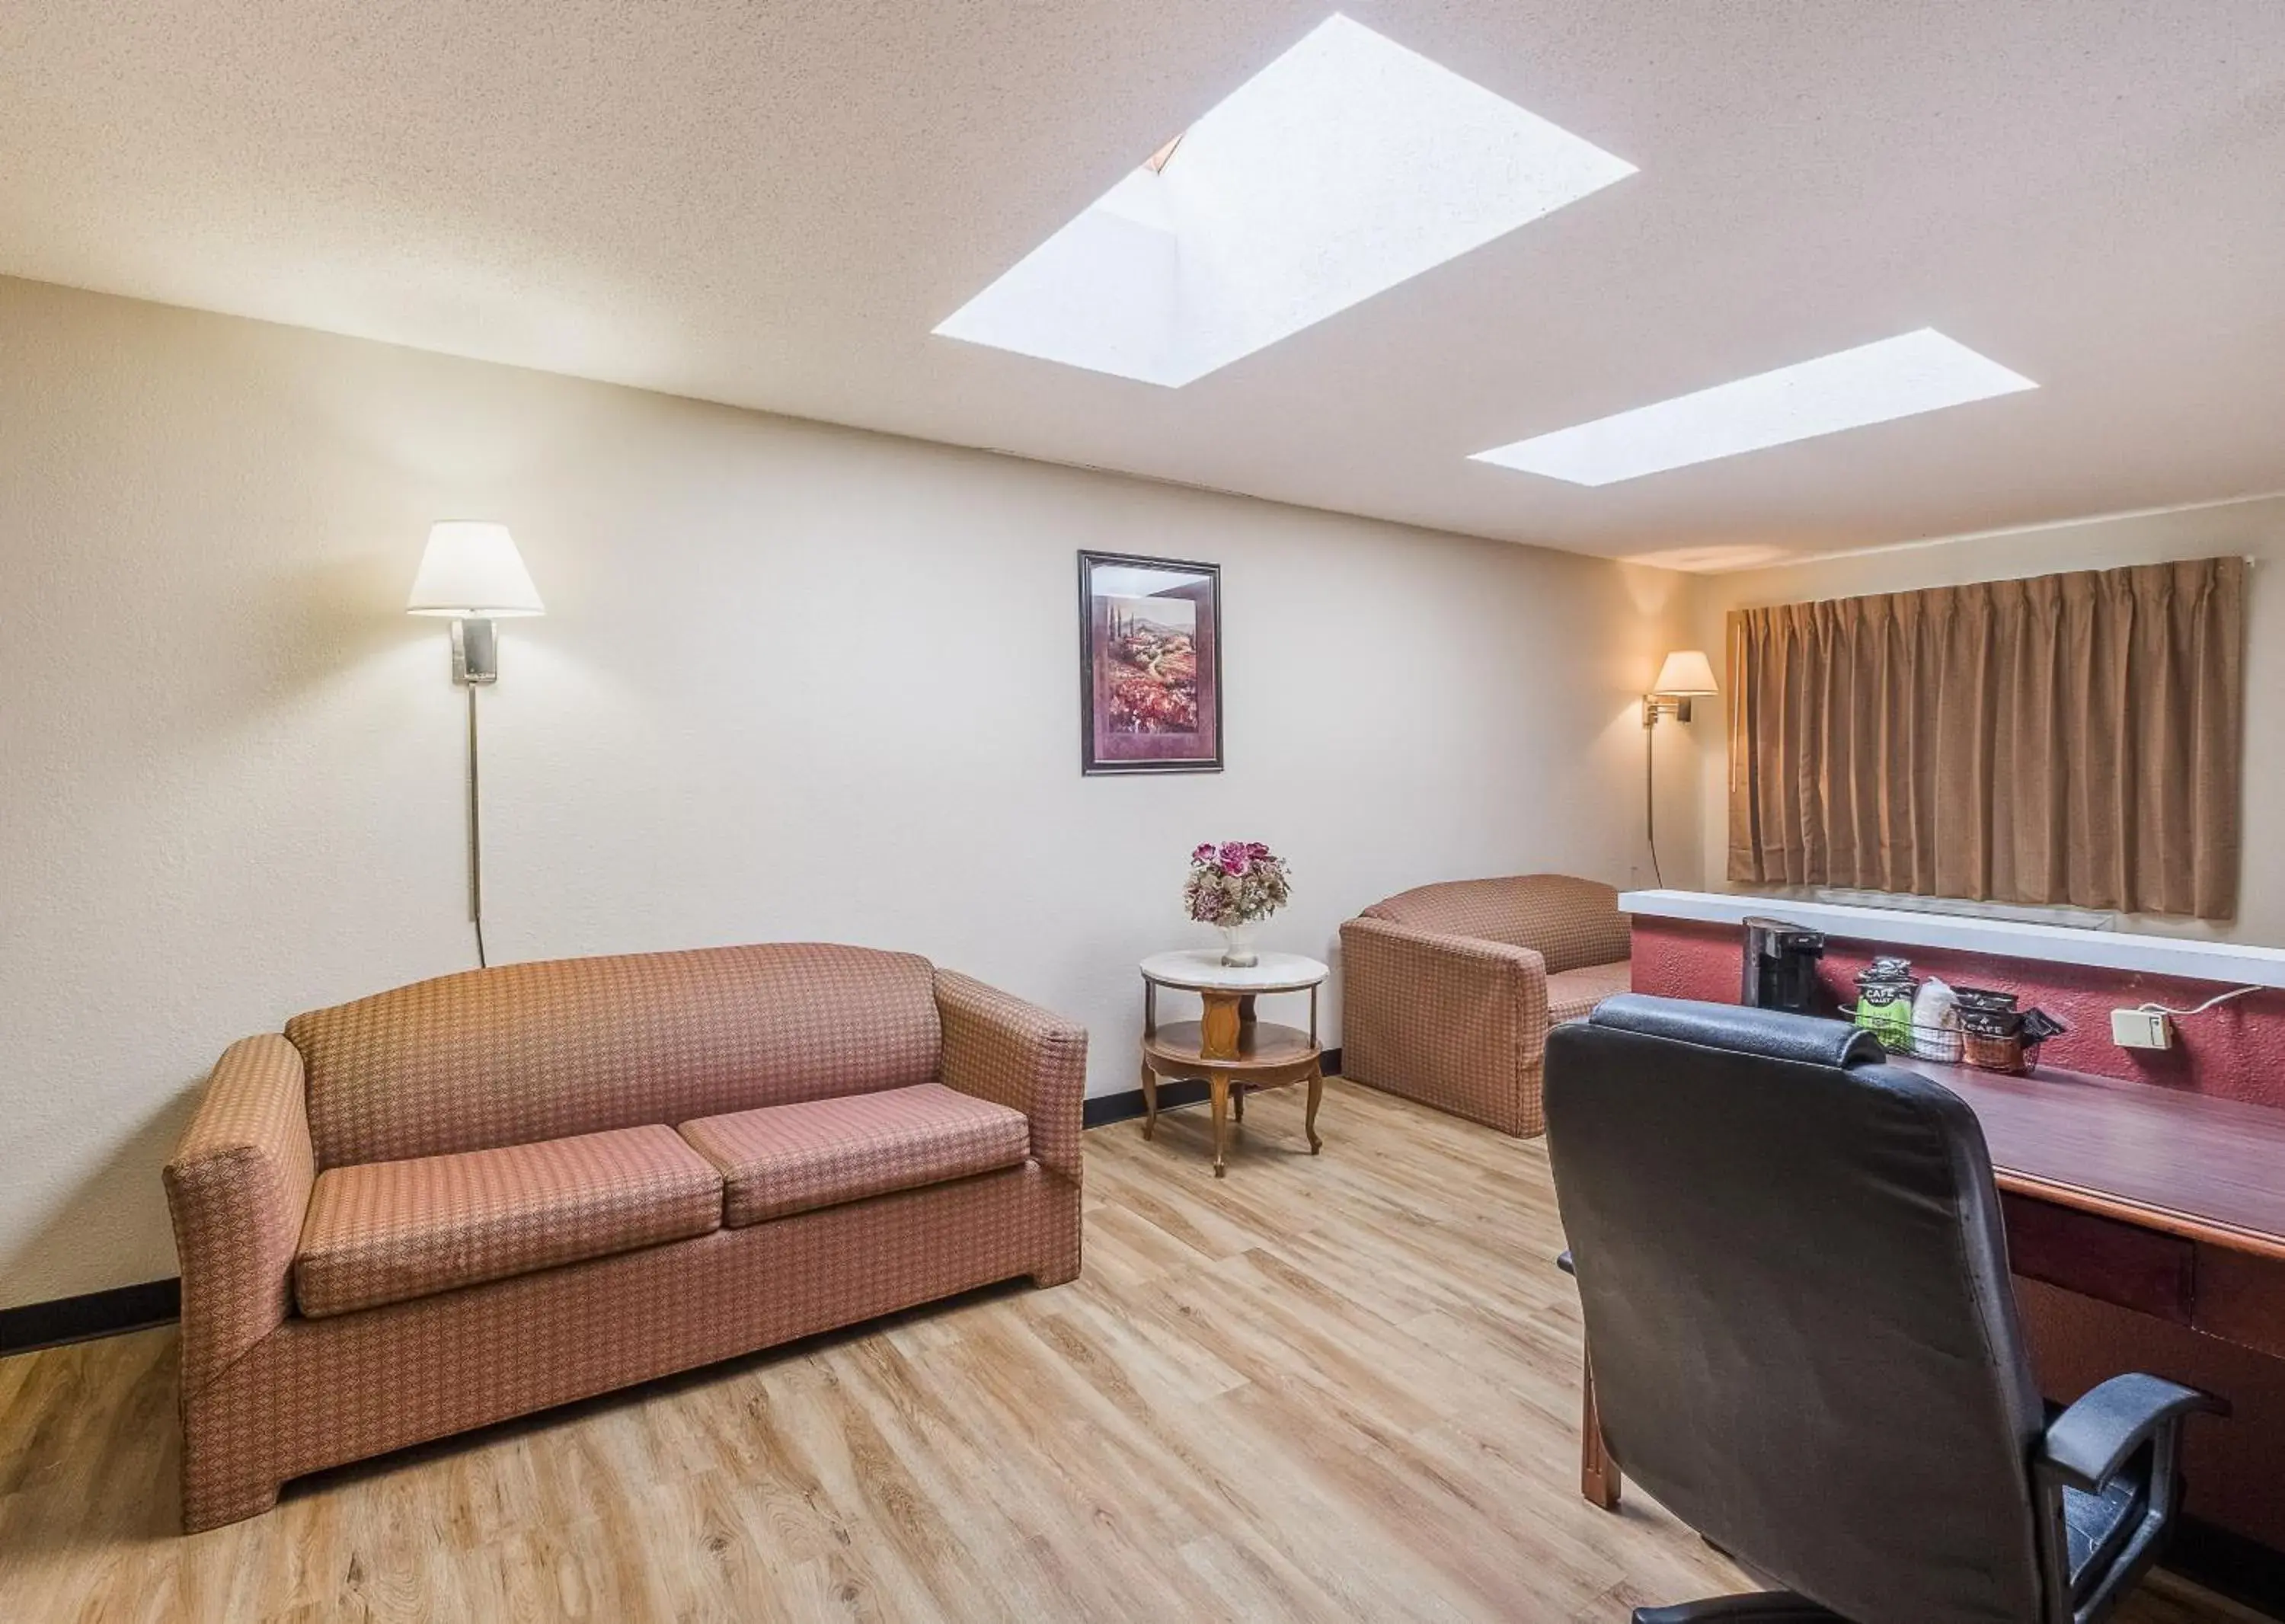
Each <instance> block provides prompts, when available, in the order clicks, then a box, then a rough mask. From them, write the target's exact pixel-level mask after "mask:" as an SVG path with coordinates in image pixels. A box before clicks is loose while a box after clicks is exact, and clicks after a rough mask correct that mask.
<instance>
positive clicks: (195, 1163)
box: [161, 1032, 317, 1393]
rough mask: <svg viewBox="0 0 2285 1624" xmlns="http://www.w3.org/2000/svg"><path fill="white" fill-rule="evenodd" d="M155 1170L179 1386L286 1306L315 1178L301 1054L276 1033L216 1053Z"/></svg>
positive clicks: (241, 1345)
mask: <svg viewBox="0 0 2285 1624" xmlns="http://www.w3.org/2000/svg"><path fill="white" fill-rule="evenodd" d="M161 1177H162V1178H163V1179H164V1180H165V1181H166V1186H167V1211H168V1213H169V1216H170V1217H171V1218H172V1219H173V1220H174V1225H175V1253H176V1257H177V1260H178V1262H179V1263H180V1265H181V1267H182V1271H183V1352H182V1383H183V1391H184V1392H185V1393H192V1392H196V1391H197V1390H198V1389H199V1388H200V1387H202V1386H204V1385H206V1384H207V1383H208V1382H210V1381H212V1380H213V1379H214V1378H215V1377H216V1376H218V1375H220V1374H221V1373H222V1372H223V1371H224V1369H228V1368H229V1366H230V1365H231V1364H232V1362H233V1361H236V1360H237V1359H238V1358H239V1355H241V1354H242V1353H245V1352H246V1351H247V1349H248V1348H251V1347H252V1346H253V1345H255V1343H257V1342H259V1341H261V1340H262V1339H263V1338H264V1337H266V1336H268V1335H269V1334H270V1333H271V1331H273V1330H277V1329H278V1327H279V1325H280V1324H281V1323H283V1322H284V1321H285V1318H286V1316H287V1314H288V1313H289V1312H290V1311H291V1309H292V1306H293V1284H292V1277H293V1270H294V1247H295V1245H296V1244H297V1243H299V1242H300V1240H301V1238H302V1219H303V1217H304V1216H305V1215H306V1214H307V1213H308V1212H309V1207H310V1185H311V1184H312V1183H313V1182H315V1181H316V1179H317V1160H316V1157H315V1156H314V1155H313V1154H312V1152H311V1150H310V1117H309V1107H308V1101H307V1098H306V1096H305V1094H304V1092H303V1076H302V1052H301V1051H300V1050H299V1049H297V1048H295V1047H294V1046H293V1045H292V1044H291V1043H289V1042H287V1040H285V1038H284V1037H282V1036H280V1035H279V1034H278V1033H275V1032H271V1033H269V1034H266V1035H264V1036H263V1037H259V1038H247V1039H243V1040H240V1041H239V1042H237V1043H233V1044H232V1045H231V1046H230V1047H229V1048H227V1049H226V1050H224V1052H223V1057H222V1059H221V1060H220V1061H219V1062H217V1063H216V1065H215V1069H214V1072H213V1074H212V1075H211V1076H210V1077H208V1079H207V1089H206V1094H205V1096H204V1097H203V1098H202V1099H200V1102H199V1109H198V1113H197V1114H196V1115H195V1116H194V1117H192V1119H191V1126H190V1127H189V1129H188V1130H187V1131H186V1132H185V1134H183V1139H182V1142H181V1143H180V1144H178V1145H177V1146H176V1147H175V1154H174V1156H173V1157H171V1158H169V1161H168V1163H167V1165H166V1167H165V1169H164V1170H163V1172H162V1173H161Z"/></svg>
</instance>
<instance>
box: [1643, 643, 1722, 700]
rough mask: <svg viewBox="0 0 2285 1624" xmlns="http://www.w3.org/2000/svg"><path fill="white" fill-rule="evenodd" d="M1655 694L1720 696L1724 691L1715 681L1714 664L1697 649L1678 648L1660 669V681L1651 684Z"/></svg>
mask: <svg viewBox="0 0 2285 1624" xmlns="http://www.w3.org/2000/svg"><path fill="white" fill-rule="evenodd" d="M1650 691H1651V692H1652V693H1653V694H1676V695H1681V694H1719V693H1720V692H1721V691H1722V690H1721V688H1720V687H1719V686H1717V685H1716V683H1715V680H1714V664H1713V662H1711V661H1710V660H1708V659H1707V657H1706V655H1705V654H1704V653H1703V652H1702V651H1701V650H1699V649H1696V648H1677V649H1676V650H1675V651H1674V652H1673V653H1672V654H1670V655H1667V656H1666V663H1665V664H1663V665H1661V666H1660V667H1659V668H1658V680H1657V681H1656V682H1653V684H1651V687H1650Z"/></svg>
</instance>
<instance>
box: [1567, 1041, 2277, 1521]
mask: <svg viewBox="0 0 2285 1624" xmlns="http://www.w3.org/2000/svg"><path fill="white" fill-rule="evenodd" d="M1889 1063H1890V1064H1892V1065H1896V1066H1901V1067H1904V1068H1905V1069H1906V1070H1909V1071H1918V1072H1920V1074H1921V1075H1923V1076H1925V1077H1929V1078H1933V1079H1936V1081H1938V1082H1940V1083H1942V1084H1943V1085H1944V1087H1947V1088H1950V1089H1951V1091H1952V1092H1953V1093H1954V1094H1958V1095H1959V1097H1960V1098H1961V1099H1963V1100H1965V1101H1967V1104H1968V1106H1969V1108H1970V1109H1972V1110H1974V1111H1975V1117H1976V1120H1977V1122H1978V1123H1980V1124H1981V1125H1982V1126H1983V1140H1984V1143H1985V1144H1986V1145H1987V1146H1989V1147H1990V1149H1991V1170H1992V1178H1993V1181H1994V1182H1995V1183H1997V1184H1998V1187H1999V1192H2000V1203H2001V1205H2002V1207H2003V1209H2004V1210H2005V1212H2006V1221H2007V1252H2008V1264H2009V1267H2011V1268H2012V1269H2013V1271H2014V1273H2015V1274H2017V1275H2022V1276H2023V1277H2025V1278H2027V1279H2031V1280H2039V1281H2045V1282H2046V1283H2047V1284H2049V1285H2053V1286H2059V1287H2061V1288H2062V1289H2063V1290H2064V1291H2076V1292H2078V1293H2080V1294H2081V1295H2083V1296H2086V1297H2091V1298H2096V1299H2098V1300H2100V1301H2102V1302H2107V1303H2113V1304H2116V1305H2117V1306H2120V1307H2123V1308H2129V1309H2132V1310H2133V1311H2135V1312H2136V1313H2140V1314H2151V1315H2154V1316H2155V1317H2156V1318H2159V1319H2163V1320H2168V1321H2171V1322H2173V1323H2175V1324H2177V1325H2182V1326H2187V1327H2188V1328H2190V1329H2191V1330H2195V1331H2198V1332H2200V1333H2201V1334H2203V1335H2205V1336H2209V1337H2215V1338H2219V1339H2221V1340H2223V1341H2225V1342H2231V1343H2234V1344H2236V1345H2239V1346H2242V1347H2247V1348H2251V1349H2253V1350H2255V1351H2256V1352H2258V1353H2265V1354H2267V1355H2269V1356H2270V1357H2272V1358H2276V1359H2285V1110H2270V1109H2268V1108H2266V1107H2264V1106H2259V1105H2244V1104H2240V1103H2239V1102H2236V1101H2234V1100H2218V1099H2213V1098H2210V1097H2209V1096H2207V1095H2204V1094H2183V1093H2179V1092H2177V1091H2175V1090H2173V1089H2171V1088H2159V1087H2153V1086H2151V1085H2150V1084H2148V1083H2130V1082H2122V1081H2119V1080H2118V1079H2114V1078H2107V1077H2090V1076H2088V1075H2086V1074H2085V1073H2084V1072H2077V1071H2054V1070H2050V1069H2047V1068H2045V1067H2042V1068H2040V1069H2039V1070H2038V1071H2036V1072H2034V1073H2033V1074H2032V1075H2031V1076H2029V1077H2004V1076H2001V1075H1999V1074H1998V1073H1996V1072H1991V1071H1975V1070H1973V1069H1971V1068H1969V1067H1966V1066H1954V1065H1943V1064H1941V1063H1936V1062H1934V1061H1925V1060H1909V1059H1904V1058H1901V1057H1899V1058H1895V1059H1892V1060H1891V1061H1890V1062H1889ZM1581 1409H1582V1414H1581V1419H1580V1493H1581V1494H1582V1495H1585V1496H1586V1497H1587V1498H1588V1499H1589V1500H1590V1501H1592V1502H1595V1503H1596V1504H1597V1505H1599V1506H1602V1507H1604V1508H1605V1509H1606V1510H1608V1509H1610V1508H1612V1507H1614V1506H1616V1505H1617V1504H1618V1502H1619V1487H1620V1474H1619V1469H1618V1466H1617V1463H1615V1462H1614V1461H1612V1459H1611V1458H1610V1456H1609V1455H1608V1453H1607V1452H1606V1450H1605V1449H1604V1447H1603V1432H1602V1426H1601V1424H1600V1422H1599V1421H1598V1418H1597V1416H1596V1413H1595V1384H1594V1370H1593V1367H1592V1365H1591V1363H1590V1366H1589V1368H1588V1371H1587V1376H1586V1383H1585V1391H1584V1394H1583V1398H1582V1406H1581Z"/></svg>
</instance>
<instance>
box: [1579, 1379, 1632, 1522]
mask: <svg viewBox="0 0 2285 1624" xmlns="http://www.w3.org/2000/svg"><path fill="white" fill-rule="evenodd" d="M1625 1480H1626V1479H1624V1478H1623V1477H1621V1475H1620V1472H1619V1463H1617V1462H1616V1461H1614V1460H1613V1459H1612V1458H1611V1452H1610V1450H1609V1449H1608V1448H1606V1447H1605V1446H1604V1443H1603V1416H1602V1412H1601V1411H1600V1410H1598V1408H1596V1407H1595V1364H1594V1361H1593V1360H1591V1359H1590V1360H1588V1361H1586V1364H1585V1367H1584V1370H1583V1373H1582V1377H1581V1378H1580V1384H1579V1495H1580V1498H1581V1499H1582V1500H1584V1501H1586V1502H1587V1503H1588V1504H1590V1505H1591V1506H1597V1507H1599V1508H1601V1509H1602V1510H1606V1511H1615V1510H1618V1509H1619V1488H1620V1486H1621V1484H1623V1483H1624V1482H1625Z"/></svg>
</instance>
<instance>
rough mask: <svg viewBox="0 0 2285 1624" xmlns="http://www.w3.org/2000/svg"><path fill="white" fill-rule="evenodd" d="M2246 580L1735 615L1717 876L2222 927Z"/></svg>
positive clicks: (1911, 595)
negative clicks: (1726, 830)
mask: <svg viewBox="0 0 2285 1624" xmlns="http://www.w3.org/2000/svg"><path fill="white" fill-rule="evenodd" d="M2245 583H2246V566H2245V562H2244V561H2243V560H2242V559H2239V558H2214V559H2203V560H2199V561H2194V562H2187V563H2168V564H2144V565H2137V566H2134V567H2132V568H2130V569H2103V570H2091V569H2090V570H2079V571H2075V572H2073V573H2070V574H2068V575H2048V576H2038V577H2032V578H2030V579H2029V580H2017V581H1986V582H1980V583H1977V584H1974V585H1968V586H1941V587H1934V588H1930V589H1928V590H1927V591H1923V592H1891V593H1888V594H1885V595H1881V596H1877V597H1868V598H1841V599H1833V600H1826V601H1824V602H1818V603H1789V604H1779V605H1777V606H1775V607H1773V608H1756V609H1740V610H1736V611H1733V612H1732V613H1731V616H1730V624H1729V644H1730V647H1729V653H1730V685H1729V686H1730V865H1729V874H1730V878H1731V880H1733V881H1739V882H1744V883H1755V884H1791V885H1835V886H1849V887H1856V888H1861V889H1865V890H1886V891H1903V892H1910V893H1913V894H1916V895H1920V896H1933V897H1959V898H1978V899H1983V900H1990V901H2000V902H2022V903H2067V904H2071V905H2075V906H2083V907H2094V908H2115V909H2119V910H2122V911H2125V912H2131V913H2152V914H2195V915H2196V916H2197V917H2199V918H2203V919H2229V918H2233V917H2234V916H2235V914H2236V912H2237V879H2238V842H2239V822H2240V813H2239V773H2240V768H2239V755H2240V747H2241V740H2242V720H2243V710H2244V687H2243V670H2244V653H2245Z"/></svg>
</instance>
